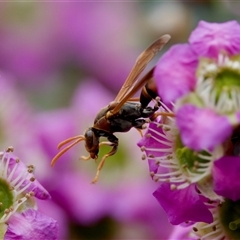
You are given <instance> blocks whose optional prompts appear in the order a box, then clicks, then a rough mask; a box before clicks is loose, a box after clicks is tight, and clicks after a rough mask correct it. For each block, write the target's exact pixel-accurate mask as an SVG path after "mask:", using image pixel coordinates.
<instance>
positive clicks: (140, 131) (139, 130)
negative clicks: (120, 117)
mask: <svg viewBox="0 0 240 240" xmlns="http://www.w3.org/2000/svg"><path fill="white" fill-rule="evenodd" d="M135 129H137V131H138V132H139V133H140V135H141V137H143V133H142V130H141V129H139V128H135Z"/></svg>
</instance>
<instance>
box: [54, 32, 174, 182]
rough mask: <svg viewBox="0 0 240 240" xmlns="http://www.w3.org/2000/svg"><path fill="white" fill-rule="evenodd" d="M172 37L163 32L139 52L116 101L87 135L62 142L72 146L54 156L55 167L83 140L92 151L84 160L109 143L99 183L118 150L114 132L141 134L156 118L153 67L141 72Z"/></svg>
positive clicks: (107, 107) (98, 118) (158, 102)
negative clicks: (138, 94)
mask: <svg viewBox="0 0 240 240" xmlns="http://www.w3.org/2000/svg"><path fill="white" fill-rule="evenodd" d="M170 38H171V37H170V35H168V34H166V35H163V36H162V37H160V38H159V39H157V40H156V41H155V42H153V43H152V44H151V45H150V46H149V47H148V48H147V49H146V50H145V51H143V52H142V53H141V54H140V56H139V57H138V58H137V60H136V62H135V64H134V66H133V68H132V70H131V72H130V74H129V75H128V77H127V79H126V81H125V83H124V84H123V86H122V88H121V89H120V91H119V93H118V94H117V96H116V98H115V100H114V101H112V102H110V103H109V105H108V106H106V107H104V108H102V109H101V110H100V112H99V113H98V114H97V116H96V118H95V120H94V123H93V126H92V127H90V128H88V129H87V130H86V132H85V133H84V135H78V136H75V137H71V138H68V139H66V140H64V141H62V142H60V143H59V145H58V149H60V148H62V147H63V146H64V145H66V144H69V145H68V146H66V147H65V148H63V149H62V150H61V151H59V153H58V154H57V155H56V156H55V157H54V158H53V159H52V162H51V165H52V166H53V165H54V164H55V163H56V161H57V160H58V159H59V158H60V157H61V156H62V155H63V154H64V153H65V152H66V151H68V150H69V149H70V148H72V147H73V146H74V145H76V144H77V143H79V142H81V141H85V148H86V150H87V151H88V152H89V156H87V157H85V156H82V157H81V159H83V160H89V159H97V158H98V152H99V148H100V147H101V146H103V145H107V146H110V147H112V149H111V151H110V152H109V153H107V154H105V155H104V156H103V158H102V159H101V161H100V163H99V165H98V167H97V172H96V175H95V177H94V179H93V180H92V183H95V182H97V180H98V178H99V173H100V170H101V169H102V167H103V165H104V162H105V160H106V159H107V158H108V157H109V156H112V155H114V154H115V153H116V152H117V148H118V138H117V137H116V136H115V135H114V134H113V133H115V132H127V131H129V130H130V129H131V128H133V127H134V128H136V129H137V130H139V131H140V133H141V130H142V129H143V127H144V125H145V123H147V122H149V119H154V116H155V115H154V114H155V112H156V111H157V110H158V109H159V107H160V99H159V97H158V94H157V89H156V85H155V83H154V80H153V72H154V67H153V68H152V69H151V70H150V71H149V72H148V73H147V74H146V75H145V76H143V77H142V78H140V79H139V75H140V74H141V73H142V71H143V70H144V69H145V67H146V66H147V64H148V63H149V62H150V61H151V60H152V59H153V57H154V56H155V55H156V54H157V52H158V51H160V50H161V49H162V48H163V46H164V45H165V44H166V43H167V42H168V41H169V39H170ZM140 89H142V91H141V94H140V97H139V98H132V97H133V95H134V94H136V93H137V92H138V91H139V90H140ZM152 100H154V101H155V102H156V103H155V105H154V107H150V106H148V104H149V103H150V101H152ZM100 137H105V138H107V140H108V141H103V142H100Z"/></svg>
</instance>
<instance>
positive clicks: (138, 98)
mask: <svg viewBox="0 0 240 240" xmlns="http://www.w3.org/2000/svg"><path fill="white" fill-rule="evenodd" d="M127 101H128V102H139V101H140V97H134V98H129V99H128V100H127Z"/></svg>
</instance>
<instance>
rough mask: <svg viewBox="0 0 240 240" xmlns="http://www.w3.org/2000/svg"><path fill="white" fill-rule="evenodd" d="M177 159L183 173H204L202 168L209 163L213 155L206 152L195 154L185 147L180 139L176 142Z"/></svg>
mask: <svg viewBox="0 0 240 240" xmlns="http://www.w3.org/2000/svg"><path fill="white" fill-rule="evenodd" d="M176 157H177V159H178V161H179V165H180V166H181V168H182V170H183V172H188V173H189V172H191V173H199V174H201V173H202V172H203V169H202V167H203V166H204V165H205V164H208V163H209V160H210V159H209V158H210V157H211V155H210V154H209V153H207V152H206V151H201V152H195V151H193V150H192V149H189V148H188V147H186V146H184V145H183V144H182V142H181V140H180V137H178V138H177V141H176Z"/></svg>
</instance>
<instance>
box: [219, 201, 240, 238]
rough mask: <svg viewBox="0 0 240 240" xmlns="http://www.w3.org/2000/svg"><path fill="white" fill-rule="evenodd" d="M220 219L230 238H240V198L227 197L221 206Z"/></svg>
mask: <svg viewBox="0 0 240 240" xmlns="http://www.w3.org/2000/svg"><path fill="white" fill-rule="evenodd" d="M220 220H221V224H222V226H223V228H224V231H225V232H226V235H227V236H228V237H229V238H230V239H240V200H238V201H235V202H234V201H232V200H230V199H226V201H225V202H224V203H223V205H222V207H221V208H220Z"/></svg>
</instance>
